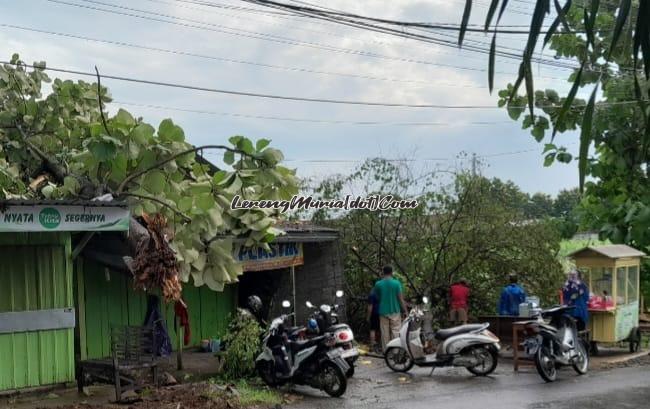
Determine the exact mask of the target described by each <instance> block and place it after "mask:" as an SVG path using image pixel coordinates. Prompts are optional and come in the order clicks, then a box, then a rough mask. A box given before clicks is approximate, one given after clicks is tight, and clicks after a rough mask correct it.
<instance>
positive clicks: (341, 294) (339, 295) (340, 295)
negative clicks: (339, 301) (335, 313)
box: [336, 290, 343, 298]
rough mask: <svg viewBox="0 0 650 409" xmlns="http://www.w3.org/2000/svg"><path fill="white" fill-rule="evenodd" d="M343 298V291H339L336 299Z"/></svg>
mask: <svg viewBox="0 0 650 409" xmlns="http://www.w3.org/2000/svg"><path fill="white" fill-rule="evenodd" d="M341 297H343V291H341V290H338V291H337V292H336V298H341Z"/></svg>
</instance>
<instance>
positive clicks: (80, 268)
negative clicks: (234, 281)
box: [75, 260, 237, 359]
mask: <svg viewBox="0 0 650 409" xmlns="http://www.w3.org/2000/svg"><path fill="white" fill-rule="evenodd" d="M75 266H76V269H75V270H76V275H77V280H76V281H77V283H76V285H77V293H78V298H79V300H78V304H79V305H80V306H83V307H82V308H79V313H80V314H79V331H80V334H81V335H80V342H79V344H80V349H81V359H92V358H102V357H106V356H109V355H110V329H111V327H112V326H114V325H142V324H143V322H144V318H145V313H146V309H147V304H146V295H145V294H144V293H143V292H142V291H135V290H133V282H132V280H131V278H130V277H128V276H126V275H124V274H122V273H117V272H113V271H110V270H107V269H106V268H104V267H102V266H100V265H98V264H96V263H94V262H91V261H88V260H78V262H77V263H76V265H75ZM236 289H237V288H236V286H235V285H231V286H227V287H226V288H225V289H224V291H223V292H220V293H217V292H214V291H212V290H210V289H209V288H207V287H206V286H203V287H199V288H197V287H194V286H193V285H191V284H190V283H184V285H183V299H184V300H185V302H186V303H187V305H188V310H189V314H190V328H191V330H192V338H191V345H193V346H196V345H199V343H200V342H201V340H202V339H207V338H213V337H219V336H221V335H223V334H224V332H225V330H226V327H227V324H228V321H227V320H228V316H229V315H230V313H231V312H233V311H234V309H235V306H236V302H237V300H236ZM162 306H163V309H164V314H165V316H166V318H167V329H168V331H169V335H170V337H171V338H172V344H173V346H174V348H176V345H177V344H176V340H177V337H176V332H175V331H174V305H173V304H165V303H163V304H162Z"/></svg>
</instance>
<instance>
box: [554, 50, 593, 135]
mask: <svg viewBox="0 0 650 409" xmlns="http://www.w3.org/2000/svg"><path fill="white" fill-rule="evenodd" d="M584 68H585V61H583V62H582V64H580V69H579V70H578V73H577V74H576V79H575V80H574V81H573V85H572V86H571V90H570V91H569V95H567V97H566V99H565V100H564V103H563V104H562V108H560V111H559V113H558V116H557V121H556V122H555V126H554V127H553V135H552V136H551V141H553V139H554V138H555V134H557V131H558V127H559V126H561V125H563V124H564V118H565V117H566V114H567V112H569V109H571V105H572V104H573V100H574V99H575V97H576V93H577V92H578V88H580V79H581V78H582V71H583V70H584Z"/></svg>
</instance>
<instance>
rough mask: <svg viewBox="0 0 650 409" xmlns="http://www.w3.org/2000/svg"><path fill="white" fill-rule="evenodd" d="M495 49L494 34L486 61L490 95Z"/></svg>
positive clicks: (492, 84) (495, 37)
mask: <svg viewBox="0 0 650 409" xmlns="http://www.w3.org/2000/svg"><path fill="white" fill-rule="evenodd" d="M496 47H497V33H494V35H493V36H492V43H491V44H490V57H489V61H488V88H489V89H490V94H491V93H492V90H493V89H494V64H495V54H496V51H497V50H496Z"/></svg>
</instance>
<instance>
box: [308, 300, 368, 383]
mask: <svg viewBox="0 0 650 409" xmlns="http://www.w3.org/2000/svg"><path fill="white" fill-rule="evenodd" d="M341 297H343V291H340V290H339V291H337V292H336V298H341ZM306 305H307V307H308V308H310V309H312V310H313V312H312V315H311V318H312V319H314V320H315V321H316V328H315V329H310V328H307V330H306V334H307V336H309V334H310V333H312V332H315V333H316V334H318V335H323V334H325V333H332V334H334V337H335V338H336V344H335V346H336V347H337V348H340V349H341V356H342V357H343V358H344V359H345V360H346V361H347V362H348V365H350V369H349V370H348V371H347V373H346V376H347V377H352V376H353V375H354V363H355V362H356V360H357V359H358V358H359V350H358V349H357V348H356V347H355V346H354V333H353V332H352V329H351V328H350V326H349V325H348V324H344V323H340V322H339V316H338V313H337V311H338V309H339V305H338V304H334V305H330V304H322V305H321V306H320V307H318V308H317V307H316V306H314V305H313V304H312V303H311V302H309V301H307V302H306Z"/></svg>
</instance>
